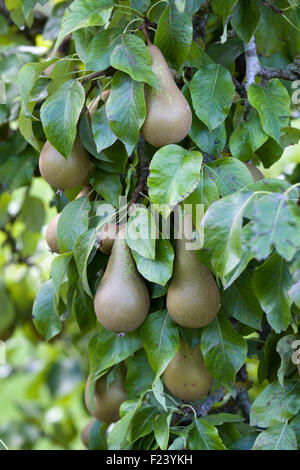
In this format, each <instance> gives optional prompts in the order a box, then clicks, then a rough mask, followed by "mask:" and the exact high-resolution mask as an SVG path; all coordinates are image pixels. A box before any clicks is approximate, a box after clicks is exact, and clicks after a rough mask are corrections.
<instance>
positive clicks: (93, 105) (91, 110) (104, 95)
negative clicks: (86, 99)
mask: <svg viewBox="0 0 300 470" xmlns="http://www.w3.org/2000/svg"><path fill="white" fill-rule="evenodd" d="M109 95H110V90H104V91H102V93H101V95H99V96H97V98H95V99H94V100H93V101H92V102H91V104H90V105H89V107H88V109H89V114H90V117H91V118H92V117H93V114H94V112H95V111H97V109H98V104H99V101H100V99H101V101H103V103H105V102H106V101H107V100H108V97H109Z"/></svg>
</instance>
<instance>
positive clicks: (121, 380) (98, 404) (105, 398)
mask: <svg viewBox="0 0 300 470" xmlns="http://www.w3.org/2000/svg"><path fill="white" fill-rule="evenodd" d="M106 379H107V374H106V375H104V376H102V377H100V379H98V380H97V382H96V384H95V390H94V398H93V405H92V404H91V402H90V394H89V388H90V385H91V378H90V377H88V380H87V383H86V388H85V404H86V407H87V409H88V410H89V412H90V414H91V415H92V416H94V417H95V418H96V419H98V420H99V421H103V423H114V422H116V421H118V420H119V419H120V414H119V408H120V406H121V404H122V403H123V401H126V400H128V395H127V392H126V389H125V370H124V368H123V367H122V366H121V367H117V368H115V370H114V378H113V380H112V382H110V383H109V385H108V384H107V380H106Z"/></svg>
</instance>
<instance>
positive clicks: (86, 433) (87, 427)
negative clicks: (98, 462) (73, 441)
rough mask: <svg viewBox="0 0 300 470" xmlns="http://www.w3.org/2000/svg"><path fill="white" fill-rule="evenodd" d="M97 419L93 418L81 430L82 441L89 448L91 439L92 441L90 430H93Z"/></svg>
mask: <svg viewBox="0 0 300 470" xmlns="http://www.w3.org/2000/svg"><path fill="white" fill-rule="evenodd" d="M95 422H96V420H95V419H91V420H90V421H89V422H88V423H87V424H86V425H85V426H84V428H83V430H82V431H81V441H82V443H83V445H84V446H85V447H86V448H87V449H88V448H89V441H90V432H91V430H92V427H93V426H94V424H95Z"/></svg>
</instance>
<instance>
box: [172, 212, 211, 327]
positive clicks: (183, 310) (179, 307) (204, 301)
mask: <svg viewBox="0 0 300 470" xmlns="http://www.w3.org/2000/svg"><path fill="white" fill-rule="evenodd" d="M183 227H184V230H183V236H182V238H181V239H178V240H177V242H176V254H175V261H174V269H173V277H172V280H171V283H170V286H169V289H168V293H167V309H168V312H169V314H170V316H171V317H172V318H173V320H174V321H175V322H176V323H178V324H179V325H182V326H184V327H186V328H201V327H203V326H206V325H208V324H209V323H210V322H211V321H212V320H213V319H214V317H215V316H216V314H217V313H218V310H219V306H220V293H219V289H218V286H217V283H216V281H215V279H214V277H213V275H212V273H211V272H210V270H209V269H208V267H207V266H205V265H204V264H202V263H200V261H199V260H198V258H197V257H196V253H195V251H194V250H188V249H186V248H187V246H186V243H187V242H190V241H192V238H193V236H192V219H191V215H190V214H186V215H185V216H184V224H183Z"/></svg>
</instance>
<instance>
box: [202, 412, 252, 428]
mask: <svg viewBox="0 0 300 470" xmlns="http://www.w3.org/2000/svg"><path fill="white" fill-rule="evenodd" d="M205 421H206V422H207V423H208V424H211V425H212V426H222V424H224V423H241V422H242V421H244V418H242V417H241V416H239V415H234V414H231V413H216V414H211V415H207V416H205Z"/></svg>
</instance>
